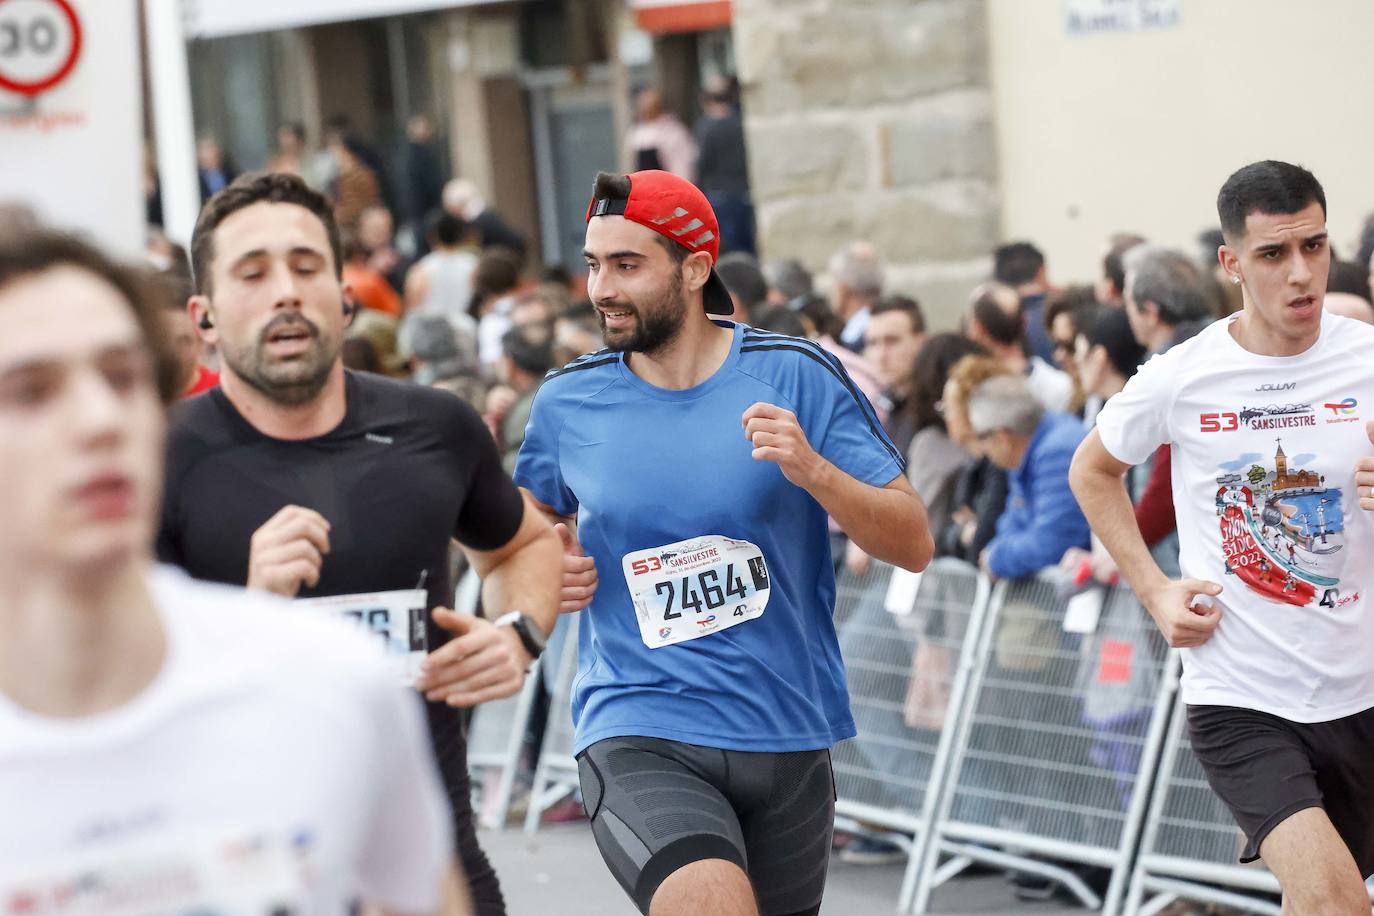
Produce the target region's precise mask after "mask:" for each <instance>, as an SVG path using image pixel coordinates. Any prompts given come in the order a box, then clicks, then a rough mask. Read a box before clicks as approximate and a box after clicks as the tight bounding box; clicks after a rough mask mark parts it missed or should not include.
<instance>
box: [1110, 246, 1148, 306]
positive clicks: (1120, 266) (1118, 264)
mask: <svg viewBox="0 0 1374 916" xmlns="http://www.w3.org/2000/svg"><path fill="white" fill-rule="evenodd" d="M1143 244H1145V236H1143V235H1134V234H1131V233H1128V232H1124V233H1118V234H1117V235H1115V236H1113V237H1112V240H1111V247H1110V248H1108V249H1107V253H1106V255H1104V256H1103V258H1102V276H1104V277H1106V278H1107V279H1108V280H1111V281H1112V285H1113V286H1115V287H1116V291H1117V292H1118V293H1121V294H1123V295H1124V294H1125V292H1126V265H1125V264H1124V263H1123V262H1122V257H1123V256H1124V255H1125V254H1126V252H1128V251H1130V250H1131V249H1132V248H1134V247H1135V246H1137V245H1143Z"/></svg>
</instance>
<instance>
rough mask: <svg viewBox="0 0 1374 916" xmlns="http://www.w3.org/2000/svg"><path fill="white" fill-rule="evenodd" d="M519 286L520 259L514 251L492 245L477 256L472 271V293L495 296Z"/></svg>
mask: <svg viewBox="0 0 1374 916" xmlns="http://www.w3.org/2000/svg"><path fill="white" fill-rule="evenodd" d="M519 285H520V257H519V256H518V255H517V254H516V253H515V252H514V251H511V250H510V249H509V248H502V247H501V246H499V245H494V246H492V247H491V248H487V249H486V250H484V251H483V252H482V253H481V255H479V256H478V258H477V266H476V267H475V268H473V271H472V290H473V292H474V293H477V294H479V295H487V296H495V295H499V294H501V293H507V292H510V291H511V290H513V289H515V288H516V287H517V286H519Z"/></svg>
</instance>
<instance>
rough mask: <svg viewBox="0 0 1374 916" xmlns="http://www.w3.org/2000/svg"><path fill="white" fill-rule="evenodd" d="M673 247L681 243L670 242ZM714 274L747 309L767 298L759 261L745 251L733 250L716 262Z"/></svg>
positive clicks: (754, 306) (678, 246)
mask: <svg viewBox="0 0 1374 916" xmlns="http://www.w3.org/2000/svg"><path fill="white" fill-rule="evenodd" d="M672 244H673V247H674V248H681V247H682V246H681V245H677V244H676V243H672ZM683 250H684V251H686V249H685V248H684V249H683ZM715 270H716V274H717V275H718V276H719V277H720V279H721V282H723V283H724V284H725V288H726V289H727V290H729V291H730V292H732V293H734V294H735V295H736V296H737V297H738V298H739V301H740V303H741V304H742V305H743V306H744V308H745V309H746V310H747V311H752V310H753V309H755V308H757V307H758V306H759V304H760V303H762V302H763V301H764V300H765V299H767V298H768V281H767V280H765V279H764V278H763V271H762V270H760V269H759V262H758V261H757V260H755V259H754V256H753V255H752V254H749V252H747V251H734V252H731V253H730V254H727V255H726V256H725V257H723V258H721V259H720V260H719V261H717V262H716V267H715Z"/></svg>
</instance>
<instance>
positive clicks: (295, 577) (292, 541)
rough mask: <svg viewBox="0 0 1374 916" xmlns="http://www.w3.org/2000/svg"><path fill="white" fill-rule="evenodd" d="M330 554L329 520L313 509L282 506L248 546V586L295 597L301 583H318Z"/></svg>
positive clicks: (313, 584) (255, 534) (256, 533)
mask: <svg viewBox="0 0 1374 916" xmlns="http://www.w3.org/2000/svg"><path fill="white" fill-rule="evenodd" d="M328 553H329V522H328V521H327V520H326V519H325V517H324V516H323V515H320V513H318V512H316V511H315V510H314V509H306V508H305V507H303V506H284V507H282V509H281V510H280V511H278V512H277V514H276V515H274V516H272V517H271V518H270V519H268V520H267V521H266V522H265V523H264V524H263V526H262V527H261V528H259V529H258V530H257V531H254V532H253V538H252V540H251V541H250V542H249V546H248V587H249V588H257V589H262V590H263V591H268V592H275V593H276V594H278V595H282V596H284V597H287V598H294V597H296V594H297V593H298V592H299V591H300V590H301V586H302V585H307V586H311V587H314V586H316V585H318V584H319V582H320V567H321V566H322V565H323V564H324V558H325V556H326V555H327V554H328Z"/></svg>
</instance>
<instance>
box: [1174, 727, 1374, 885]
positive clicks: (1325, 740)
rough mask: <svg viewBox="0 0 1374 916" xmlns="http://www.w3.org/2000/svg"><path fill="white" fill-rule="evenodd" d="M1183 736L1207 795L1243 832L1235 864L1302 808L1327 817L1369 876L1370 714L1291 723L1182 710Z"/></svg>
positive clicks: (1372, 837) (1373, 776) (1372, 869)
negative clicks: (1207, 786) (1187, 736)
mask: <svg viewBox="0 0 1374 916" xmlns="http://www.w3.org/2000/svg"><path fill="white" fill-rule="evenodd" d="M1188 732H1189V734H1190V735H1191V737H1192V742H1193V753H1194V754H1196V755H1197V758H1198V760H1199V762H1201V763H1202V769H1203V770H1204V771H1205V772H1206V773H1207V781H1208V782H1209V783H1211V786H1212V790H1213V791H1214V792H1216V793H1217V795H1218V796H1220V797H1221V800H1222V801H1224V802H1225V803H1226V806H1227V807H1228V808H1230V809H1231V813H1232V814H1233V815H1235V818H1236V823H1238V824H1239V825H1240V829H1241V830H1243V831H1244V832H1245V838H1246V841H1247V842H1246V845H1245V850H1244V852H1242V853H1241V859H1240V860H1241V861H1242V862H1253V861H1255V860H1256V859H1258V858H1259V856H1260V845H1261V844H1262V843H1263V842H1264V838H1265V837H1267V836H1268V835H1269V831H1271V830H1273V829H1274V828H1275V827H1277V826H1278V825H1279V824H1280V823H1282V822H1283V820H1284V819H1285V818H1287V817H1289V816H1291V815H1293V814H1295V813H1297V812H1298V811H1301V810H1302V809H1304V808H1321V809H1323V810H1324V811H1325V812H1326V814H1327V816H1328V817H1329V818H1331V823H1332V824H1333V825H1334V826H1335V828H1336V832H1337V833H1339V834H1340V835H1341V839H1342V840H1344V841H1345V845H1346V846H1347V847H1349V849H1350V853H1351V855H1353V856H1354V857H1355V864H1356V865H1357V866H1359V869H1360V874H1362V875H1364V876H1366V877H1368V876H1369V875H1370V874H1371V873H1374V709H1366V710H1365V711H1364V712H1360V713H1356V714H1355V715H1353V716H1346V717H1345V718H1342V719H1333V720H1332V721H1330V722H1313V723H1302V722H1290V721H1289V720H1287V719H1281V718H1279V717H1278V716H1273V715H1270V714H1268V713H1264V712H1258V711H1256V710H1253V709H1238V708H1236V707H1233V706H1189V707H1188Z"/></svg>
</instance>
